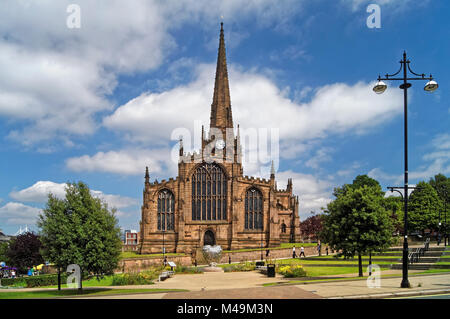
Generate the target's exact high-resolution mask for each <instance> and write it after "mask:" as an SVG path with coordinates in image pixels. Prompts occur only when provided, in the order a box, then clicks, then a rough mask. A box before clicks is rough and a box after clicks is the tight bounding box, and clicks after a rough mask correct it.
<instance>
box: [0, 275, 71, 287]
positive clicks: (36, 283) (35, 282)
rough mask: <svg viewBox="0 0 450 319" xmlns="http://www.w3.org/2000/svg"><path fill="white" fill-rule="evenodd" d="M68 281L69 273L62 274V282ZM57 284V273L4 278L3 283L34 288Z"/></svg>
mask: <svg viewBox="0 0 450 319" xmlns="http://www.w3.org/2000/svg"><path fill="white" fill-rule="evenodd" d="M66 281H67V275H66V274H65V273H63V274H61V283H62V284H64V283H65V282H66ZM57 284H58V275H57V274H52V275H41V276H31V277H19V278H6V279H2V285H4V286H15V287H26V288H34V287H43V286H54V285H57Z"/></svg>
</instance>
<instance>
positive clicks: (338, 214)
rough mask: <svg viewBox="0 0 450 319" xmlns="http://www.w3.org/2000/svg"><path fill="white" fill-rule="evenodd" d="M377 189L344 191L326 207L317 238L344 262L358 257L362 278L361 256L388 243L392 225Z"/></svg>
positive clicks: (367, 187)
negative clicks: (326, 244)
mask: <svg viewBox="0 0 450 319" xmlns="http://www.w3.org/2000/svg"><path fill="white" fill-rule="evenodd" d="M382 202H383V196H382V195H381V194H380V188H379V187H377V186H363V187H358V188H356V187H346V191H345V192H343V193H341V194H339V196H338V197H337V198H336V199H335V200H334V201H332V202H331V203H329V204H328V207H327V210H326V212H325V213H326V214H325V216H324V220H323V231H322V232H321V234H320V236H321V238H322V240H324V241H325V242H327V243H328V244H329V246H330V247H331V248H332V249H333V250H336V251H339V254H340V255H343V256H344V257H345V258H351V257H354V256H355V255H358V265H359V276H363V271H362V258H361V256H362V254H364V253H369V252H374V251H382V250H383V249H385V248H387V247H389V246H390V244H391V241H392V231H393V227H392V222H391V219H390V218H389V216H388V214H387V212H386V210H385V209H384V207H383V205H382Z"/></svg>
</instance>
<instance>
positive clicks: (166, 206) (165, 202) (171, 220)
mask: <svg viewBox="0 0 450 319" xmlns="http://www.w3.org/2000/svg"><path fill="white" fill-rule="evenodd" d="M174 214H175V198H174V196H173V194H172V192H171V191H169V190H168V189H163V190H161V191H160V192H159V193H158V230H174V225H175V216H174Z"/></svg>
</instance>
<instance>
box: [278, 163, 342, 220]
mask: <svg viewBox="0 0 450 319" xmlns="http://www.w3.org/2000/svg"><path fill="white" fill-rule="evenodd" d="M275 177H276V180H277V187H278V188H279V189H283V188H286V187H285V186H284V185H287V180H288V178H292V184H293V185H292V186H293V192H294V194H295V195H298V196H299V206H300V207H299V210H300V211H299V213H300V217H301V219H304V218H307V217H308V215H309V213H310V212H311V211H315V212H316V213H319V212H321V208H322V207H326V206H327V204H328V203H329V202H330V201H331V200H332V190H333V183H331V182H330V181H327V180H321V179H319V178H317V177H315V176H313V175H310V174H302V173H297V172H294V171H291V170H288V171H283V172H278V173H277V174H276V176H275Z"/></svg>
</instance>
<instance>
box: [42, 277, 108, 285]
mask: <svg viewBox="0 0 450 319" xmlns="http://www.w3.org/2000/svg"><path fill="white" fill-rule="evenodd" d="M112 280H113V276H105V277H103V278H101V279H100V280H97V278H91V279H88V280H83V288H85V287H108V286H112ZM61 287H62V288H67V284H65V283H64V284H63V283H62V284H61ZM40 288H58V286H57V285H54V286H45V287H40Z"/></svg>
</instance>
